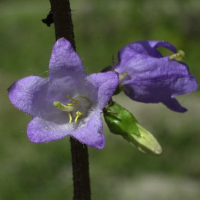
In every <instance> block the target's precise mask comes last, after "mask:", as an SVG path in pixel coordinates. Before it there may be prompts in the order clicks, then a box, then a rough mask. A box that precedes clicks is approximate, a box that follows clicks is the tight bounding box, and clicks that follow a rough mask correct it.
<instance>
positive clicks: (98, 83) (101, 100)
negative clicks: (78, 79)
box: [87, 71, 119, 109]
mask: <svg viewBox="0 0 200 200" xmlns="http://www.w3.org/2000/svg"><path fill="white" fill-rule="evenodd" d="M87 80H88V81H89V82H90V83H91V84H92V85H93V86H94V87H95V88H96V90H98V107H99V108H100V109H103V108H104V107H105V106H106V104H107V103H108V101H109V100H110V99H111V97H112V95H113V94H114V92H115V90H116V88H117V85H118V83H119V77H118V74H117V73H116V72H111V71H110V72H105V73H98V74H91V75H89V76H88V77H87Z"/></svg>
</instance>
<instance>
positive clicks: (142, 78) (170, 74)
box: [115, 40, 198, 112]
mask: <svg viewBox="0 0 200 200" xmlns="http://www.w3.org/2000/svg"><path fill="white" fill-rule="evenodd" d="M157 47H165V48H167V49H169V50H171V51H172V52H174V53H176V52H177V50H176V48H175V47H174V46H173V45H171V44H170V43H168V42H165V41H148V40H147V41H139V42H135V43H132V44H129V45H127V46H125V47H124V48H122V49H120V50H119V52H118V59H119V63H118V64H117V65H116V67H115V71H116V72H118V73H119V77H120V86H121V87H122V88H123V89H124V92H125V94H126V95H127V96H128V97H130V98H131V99H133V100H135V101H139V102H144V103H159V102H162V103H163V104H165V105H166V106H167V107H168V108H169V109H171V110H173V111H176V112H185V111H186V110H187V109H185V108H184V107H182V106H181V105H180V104H179V103H178V101H177V100H176V99H175V98H174V97H175V96H177V95H182V94H187V93H190V92H193V91H194V90H196V89H197V88H198V84H197V81H196V79H195V77H194V76H193V75H192V74H190V73H189V70H188V66H187V65H186V64H185V63H183V62H178V61H177V60H178V59H175V58H176V55H177V54H174V55H175V56H171V57H170V56H167V57H163V56H162V55H161V53H160V52H159V51H158V50H157V49H156V48H157Z"/></svg>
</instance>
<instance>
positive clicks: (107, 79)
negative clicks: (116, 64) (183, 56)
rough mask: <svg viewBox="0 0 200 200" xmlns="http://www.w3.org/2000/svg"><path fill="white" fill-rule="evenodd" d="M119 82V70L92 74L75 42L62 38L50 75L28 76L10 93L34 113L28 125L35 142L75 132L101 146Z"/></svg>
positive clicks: (18, 104)
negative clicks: (105, 115) (104, 120)
mask: <svg viewBox="0 0 200 200" xmlns="http://www.w3.org/2000/svg"><path fill="white" fill-rule="evenodd" d="M118 81H119V80H118V75H117V73H116V72H108V73H98V74H91V75H89V76H88V75H87V74H86V73H85V70H84V67H83V64H82V62H81V59H80V58H79V56H78V55H77V54H76V52H75V51H74V50H73V48H72V46H71V44H70V43H69V42H68V41H67V40H65V39H64V38H61V39H59V40H58V41H57V42H56V43H55V45H54V47H53V51H52V55H51V59H50V63H49V77H48V78H47V79H45V78H41V77H37V76H30V77H25V78H23V79H21V80H18V81H16V82H15V83H14V84H13V85H11V86H10V88H9V89H8V92H9V98H10V101H11V102H12V104H13V105H14V106H16V107H17V108H18V109H20V110H21V111H23V112H25V113H28V114H30V115H32V116H33V120H32V121H31V122H30V123H29V124H28V128H27V134H28V137H29V139H30V141H31V142H50V141H53V140H58V139H61V138H63V137H65V136H67V135H71V136H72V137H74V138H76V139H77V140H79V141H80V142H82V143H84V144H86V145H89V146H92V147H95V148H99V149H101V148H103V147H104V145H105V137H104V134H103V127H102V126H103V125H102V120H101V113H102V109H103V108H104V107H105V105H106V104H107V102H108V101H109V100H110V98H111V97H112V95H113V93H114V91H115V89H116V87H117V85H118Z"/></svg>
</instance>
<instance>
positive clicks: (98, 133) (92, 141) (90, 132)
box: [70, 113, 105, 149]
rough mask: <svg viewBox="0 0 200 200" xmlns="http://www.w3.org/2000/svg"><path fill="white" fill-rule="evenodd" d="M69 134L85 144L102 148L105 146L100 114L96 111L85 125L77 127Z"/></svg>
mask: <svg viewBox="0 0 200 200" xmlns="http://www.w3.org/2000/svg"><path fill="white" fill-rule="evenodd" d="M70 135H71V136H73V137H75V138H76V139H77V140H79V141H80V142H82V143H84V144H86V145H89V146H91V147H94V148H97V149H103V148H104V146H105V136H104V134H103V123H102V119H101V114H100V113H96V114H95V115H94V116H93V117H92V118H91V119H90V120H89V121H88V123H87V125H86V126H85V127H83V128H81V129H77V130H76V131H74V132H73V133H72V134H70Z"/></svg>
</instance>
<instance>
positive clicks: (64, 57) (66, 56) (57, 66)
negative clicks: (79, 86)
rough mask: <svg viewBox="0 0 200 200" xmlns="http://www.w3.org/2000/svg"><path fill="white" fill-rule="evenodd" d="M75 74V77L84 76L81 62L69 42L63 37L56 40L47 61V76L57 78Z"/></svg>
mask: <svg viewBox="0 0 200 200" xmlns="http://www.w3.org/2000/svg"><path fill="white" fill-rule="evenodd" d="M71 74H75V75H76V76H77V79H78V78H79V79H80V78H84V77H85V76H86V73H85V70H84V67H83V64H82V61H81V59H80V58H79V56H78V54H77V53H76V52H75V51H74V49H73V47H72V45H71V43H70V42H69V41H67V40H66V39H65V38H60V39H59V40H57V41H56V43H55V45H54V47H53V50H52V54H51V59H50V62H49V77H50V78H53V79H54V78H57V77H64V76H66V75H68V76H69V75H71Z"/></svg>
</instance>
